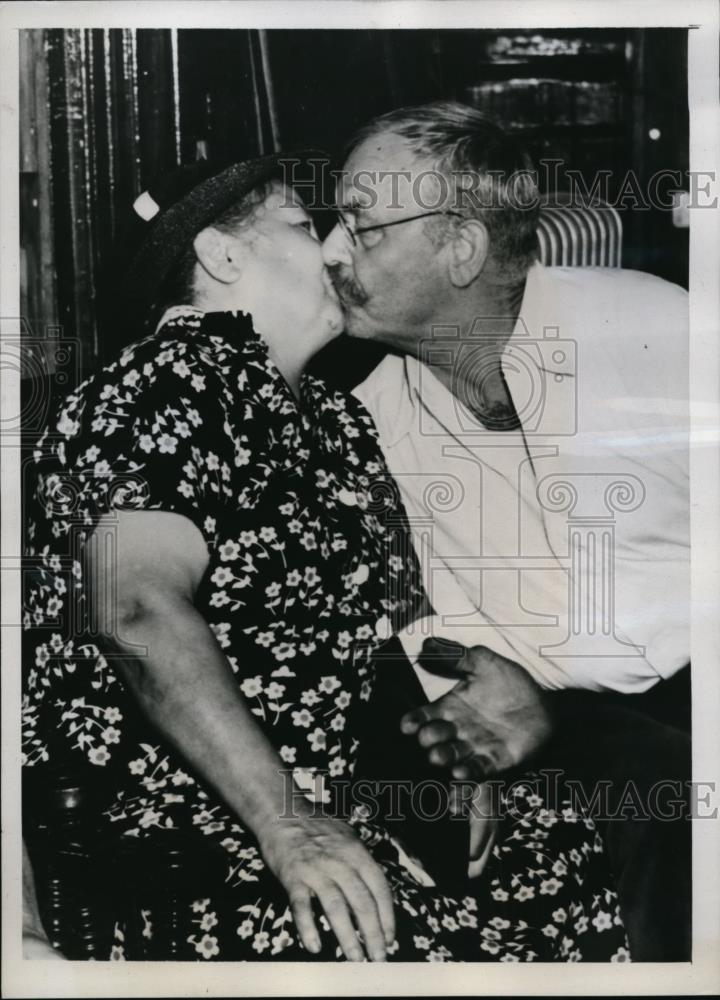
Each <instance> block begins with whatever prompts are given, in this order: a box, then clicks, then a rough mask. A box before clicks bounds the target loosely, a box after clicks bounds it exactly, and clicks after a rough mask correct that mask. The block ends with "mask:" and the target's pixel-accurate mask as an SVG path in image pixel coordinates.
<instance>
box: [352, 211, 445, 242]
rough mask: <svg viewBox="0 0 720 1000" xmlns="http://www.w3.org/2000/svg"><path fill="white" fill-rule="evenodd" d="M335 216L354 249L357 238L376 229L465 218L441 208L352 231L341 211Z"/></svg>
mask: <svg viewBox="0 0 720 1000" xmlns="http://www.w3.org/2000/svg"><path fill="white" fill-rule="evenodd" d="M335 215H336V217H337V220H338V222H339V223H340V228H341V229H342V231H343V232H344V233H345V235H346V236H347V237H348V239H349V240H350V242H351V243H352V245H353V246H354V247H356V246H357V245H358V244H357V239H356V238H355V237H356V236H359V235H362V233H372V232H374V231H375V230H376V229H389V228H390V227H391V226H401V225H402V224H403V223H404V222H415V221H416V219H429V218H430V217H431V216H433V215H454V216H455V217H456V218H458V219H462V218H464V216H463V215H462V213H461V212H453V211H452V210H451V209H442V208H439V209H436V210H435V211H433V212H421V213H420V214H419V215H409V216H408V217H407V218H406V219H395V220H394V221H393V222H377V223H376V224H375V225H374V226H362V227H361V228H359V229H351V228H350V225H349V224H348V221H347V219H346V218H345V216H344V215H343V213H342V212H341V211H340V209H336V210H335Z"/></svg>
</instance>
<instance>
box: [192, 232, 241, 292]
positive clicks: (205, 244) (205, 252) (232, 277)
mask: <svg viewBox="0 0 720 1000" xmlns="http://www.w3.org/2000/svg"><path fill="white" fill-rule="evenodd" d="M193 247H194V248H195V255H196V256H197V259H198V261H199V262H200V266H201V267H202V268H203V269H204V270H205V271H207V273H208V274H209V275H210V277H211V278H215V280H216V281H222V282H223V284H226V285H230V284H232V283H233V282H234V281H237V279H238V278H239V277H240V271H241V267H242V246H241V243H240V240H238V239H234V238H233V237H232V236H230V235H229V234H228V233H223V232H221V231H220V230H219V229H214V228H213V227H212V226H208V227H207V228H206V229H201V230H200V232H199V233H198V234H197V236H196V237H195V239H194V240H193Z"/></svg>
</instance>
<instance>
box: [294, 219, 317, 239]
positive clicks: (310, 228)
mask: <svg viewBox="0 0 720 1000" xmlns="http://www.w3.org/2000/svg"><path fill="white" fill-rule="evenodd" d="M298 226H300V228H301V229H304V230H305V232H306V233H310V235H311V236H315V226H314V224H313V222H312V221H311V220H310V219H303V221H302V222H298Z"/></svg>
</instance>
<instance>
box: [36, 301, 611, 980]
mask: <svg viewBox="0 0 720 1000" xmlns="http://www.w3.org/2000/svg"><path fill="white" fill-rule="evenodd" d="M34 459H35V462H36V480H37V488H36V491H35V495H34V497H33V498H32V499H33V503H34V510H33V516H32V523H31V524H30V526H29V530H28V540H29V547H28V551H27V555H28V557H29V565H30V566H31V567H32V571H31V572H30V573H28V590H27V594H26V613H25V640H26V643H27V649H28V653H27V656H26V658H25V661H26V663H27V665H28V666H27V670H26V676H25V687H24V701H23V741H24V742H23V751H24V763H25V764H26V765H27V766H41V765H43V764H46V763H47V762H48V761H50V762H53V763H54V762H56V761H57V760H59V759H72V758H81V759H83V760H84V761H85V762H86V763H89V764H91V765H93V767H94V768H95V769H97V770H98V771H99V772H102V773H103V775H105V777H106V780H108V781H112V787H113V788H115V789H116V796H115V799H114V801H113V802H112V803H111V805H110V806H109V807H108V808H107V810H106V812H105V814H104V820H105V822H106V823H107V824H108V825H109V826H110V827H114V828H115V829H116V830H117V831H118V832H119V833H122V834H123V835H126V836H132V837H150V836H162V835H163V831H164V830H169V829H173V830H176V829H181V830H184V831H186V832H189V834H192V835H193V836H195V837H199V838H203V837H204V838H206V839H207V842H208V844H211V845H212V846H213V848H214V849H215V850H216V851H218V852H219V853H220V856H221V857H223V858H224V859H225V860H224V864H225V878H224V889H223V891H222V892H220V891H218V892H217V893H216V892H214V890H213V889H212V887H210V886H209V887H208V893H209V894H208V896H207V897H203V898H202V899H196V900H195V901H193V902H192V904H191V905H190V904H188V907H187V926H188V933H187V939H186V945H187V953H186V954H185V955H184V956H182V957H184V958H186V959H188V960H196V961H208V960H212V959H217V960H223V959H224V960H228V959H229V960H239V959H246V960H251V961H258V960H268V959H270V960H277V958H278V957H279V958H280V959H288V960H296V959H297V958H298V957H301V958H306V959H307V958H308V957H309V956H308V955H307V953H305V952H304V951H303V949H302V945H301V944H300V942H299V940H298V938H297V935H296V933H295V927H294V923H293V920H292V915H291V912H290V910H289V908H288V906H287V900H286V899H282V898H281V896H280V893H279V890H278V886H277V883H275V882H274V880H273V879H272V877H268V876H269V872H268V870H267V868H266V867H265V863H264V861H263V859H262V856H261V855H260V852H259V849H258V846H257V842H256V841H255V839H254V837H253V836H252V835H251V833H250V832H249V831H248V830H246V829H245V828H244V827H243V826H242V825H241V824H240V823H239V822H238V820H237V817H234V816H232V815H231V814H230V813H229V812H228V811H227V809H226V807H225V806H224V805H223V804H221V803H220V802H219V801H218V800H217V799H216V798H215V797H214V794H213V792H212V791H211V790H210V789H206V788H204V787H203V786H202V785H201V784H200V783H199V781H198V780H197V779H196V778H195V777H194V776H193V775H192V774H191V773H189V771H190V769H189V768H188V766H187V764H185V762H184V760H183V759H182V757H180V756H179V755H178V753H177V752H176V751H174V750H173V749H172V748H171V747H170V746H168V745H165V744H164V743H163V741H162V740H161V738H160V737H159V735H158V734H157V733H156V732H154V731H153V730H152V728H151V727H150V726H149V725H148V723H147V722H145V721H144V719H143V718H142V716H141V714H140V712H139V710H138V709H137V706H136V705H135V704H134V702H133V701H132V700H131V698H130V696H129V695H128V694H127V693H126V691H125V689H124V687H123V685H121V684H120V683H119V682H118V679H117V675H116V674H115V672H114V670H113V668H112V663H111V662H110V661H109V660H108V659H107V658H106V657H105V656H104V655H103V651H102V649H101V648H100V646H99V645H98V643H97V641H96V640H95V639H93V638H92V637H91V636H89V635H88V636H85V635H81V634H78V632H77V628H75V630H74V633H73V634H72V635H71V634H69V623H72V622H77V621H78V619H77V616H76V611H77V609H80V611H81V612H82V610H83V609H84V601H85V596H84V579H83V571H82V564H81V562H80V561H79V560H78V558H77V552H78V550H79V548H82V545H83V544H84V542H85V541H86V540H87V538H88V537H89V534H90V533H91V532H92V530H93V527H94V524H95V523H96V521H97V520H98V519H99V517H100V516H101V515H102V514H103V513H104V512H105V511H107V510H108V509H111V508H113V507H117V508H123V509H129V510H146V509H157V510H167V511H173V512H176V513H179V514H182V515H184V516H186V517H188V518H190V519H191V520H192V521H193V522H194V523H195V524H196V525H197V527H198V529H199V530H200V531H201V532H202V534H203V537H204V539H205V541H206V544H207V547H208V551H209V552H210V566H209V567H208V572H207V573H206V576H205V584H204V588H201V591H200V592H199V594H198V598H197V603H198V607H199V609H200V610H201V612H202V614H203V615H204V616H205V618H206V620H207V622H208V624H209V626H210V628H212V630H213V632H214V633H215V635H216V638H217V640H218V642H219V643H220V645H221V647H222V648H223V649H224V650H225V652H226V655H227V656H228V662H229V664H230V666H231V667H232V670H233V673H234V675H235V677H236V679H237V683H238V686H239V689H240V691H241V692H242V694H243V696H244V697H245V698H246V699H247V700H248V704H249V706H250V707H251V710H252V712H253V713H254V715H255V717H256V718H257V720H258V722H259V724H260V725H261V726H262V727H263V729H264V730H265V732H266V734H267V736H268V738H269V740H270V741H271V742H272V743H273V745H274V746H275V747H276V748H277V750H278V753H279V755H280V758H281V759H282V761H283V762H284V763H285V764H286V765H287V767H288V769H292V770H293V773H294V774H295V775H296V780H297V781H298V783H299V785H300V786H301V787H302V788H303V790H304V791H305V792H306V793H307V794H309V795H312V796H313V797H315V798H317V797H318V796H319V797H320V799H321V800H322V801H323V802H330V801H331V798H332V795H333V794H334V793H333V785H332V782H333V780H334V779H339V780H344V779H346V778H347V777H348V776H352V773H353V769H354V767H355V760H356V757H357V750H358V746H359V740H358V736H359V731H360V726H361V723H362V721H363V717H364V713H367V702H368V700H369V698H370V695H371V691H372V685H373V677H374V675H373V668H372V662H371V661H372V656H373V654H374V652H375V651H376V650H377V649H378V647H379V646H380V645H381V644H382V642H383V641H385V639H386V638H387V637H388V636H389V635H391V634H392V632H393V630H395V629H397V628H399V627H401V626H402V625H403V624H405V623H406V622H407V621H410V620H412V618H413V617H414V613H415V608H416V606H418V605H419V604H420V602H421V601H422V598H423V595H422V590H421V584H420V573H419V567H418V565H417V561H416V560H415V558H414V555H413V554H412V546H410V545H408V543H407V539H408V534H407V525H406V524H405V523H404V521H403V516H404V515H403V511H402V505H401V502H400V499H399V494H398V491H397V488H396V486H395V484H394V483H393V481H392V479H391V478H390V476H389V474H388V473H387V470H386V467H385V464H384V461H383V458H382V454H381V451H380V448H379V445H378V441H377V433H376V431H375V428H374V426H373V424H372V421H371V419H370V417H369V415H368V414H367V413H366V411H365V410H364V409H363V407H362V406H361V404H360V403H359V402H358V401H357V400H356V399H355V398H354V397H352V396H346V395H344V394H341V393H338V392H332V391H330V390H329V389H328V387H327V386H326V385H325V384H324V383H322V382H320V381H319V380H317V379H315V378H313V377H311V376H305V377H304V379H303V385H302V398H301V400H300V402H299V403H298V402H296V400H295V399H294V397H293V396H292V394H291V393H290V391H289V389H288V387H287V385H286V384H285V382H284V381H283V379H282V378H281V376H280V374H279V372H278V371H277V369H276V368H275V366H274V365H273V364H272V363H271V361H270V360H269V359H268V357H267V349H266V347H265V345H264V343H263V342H262V340H261V339H260V338H259V337H258V336H257V334H256V333H255V332H254V330H253V329H252V326H251V324H250V321H249V319H248V318H247V317H244V316H235V315H232V314H220V313H218V314H208V315H203V314H201V313H196V312H194V311H192V310H184V311H183V312H182V313H176V314H175V316H174V317H173V318H171V319H169V320H167V321H166V322H165V323H164V325H163V326H162V327H161V328H160V329H159V331H158V332H157V333H156V334H155V335H154V336H152V337H149V338H146V339H145V340H144V341H141V342H139V343H138V344H136V345H134V346H132V347H129V348H127V349H126V350H125V351H124V352H123V354H122V355H121V357H120V358H119V359H118V360H117V361H115V362H113V363H112V364H110V365H108V366H107V367H106V368H105V369H104V370H103V371H102V372H101V373H100V374H98V375H97V376H95V377H91V378H90V379H88V380H86V381H85V382H84V383H83V384H82V385H81V386H79V387H78V389H76V390H75V391H74V392H73V393H71V394H70V395H69V396H67V397H66V398H65V400H64V401H63V402H62V403H61V405H60V408H59V411H58V413H57V415H56V417H55V418H54V420H53V421H52V422H51V423H50V425H49V428H48V431H46V433H45V434H44V435H43V436H42V438H41V439H40V440H39V441H38V443H37V446H36V448H35V452H34ZM379 484H381V486H382V488H381V489H376V488H375V487H376V486H378V485H379ZM58 581H60V583H59V582H58ZM80 620H82V619H80ZM66 630H67V631H66ZM521 790H522V786H521ZM523 794H526V793H525V792H523ZM523 794H519V793H518V795H517V801H515V802H514V803H513V811H512V816H513V819H512V821H511V822H510V826H511V827H512V832H511V833H510V832H509V833H508V835H507V836H506V837H505V838H503V839H500V840H499V842H498V843H497V844H496V845H495V847H494V850H493V852H492V856H491V859H490V861H489V862H488V867H487V869H486V873H485V875H484V877H483V879H482V880H480V883H479V886H478V890H477V891H478V896H477V897H476V896H466V897H464V898H462V899H458V898H451V897H447V896H445V895H443V894H441V893H440V892H439V891H438V890H437V889H436V888H435V887H434V886H429V887H428V886H426V885H421V884H420V883H419V882H418V881H417V879H416V878H415V876H414V875H413V874H412V872H411V871H410V870H409V869H408V868H407V867H405V865H404V864H403V863H402V861H401V860H400V859H401V857H404V856H406V855H405V854H404V851H402V850H401V849H400V847H399V845H398V844H397V843H396V842H395V841H394V840H393V838H392V837H391V836H390V834H389V833H388V832H387V831H386V830H385V829H384V827H383V826H382V825H381V824H380V823H378V822H371V821H370V820H368V819H367V818H365V817H364V816H363V814H362V813H361V812H360V811H358V813H357V815H356V816H354V817H353V818H352V819H351V822H352V823H353V825H354V827H355V829H356V831H357V833H358V835H359V836H360V837H361V839H362V840H363V842H364V843H365V845H366V846H367V848H368V849H369V850H370V851H371V853H372V854H373V856H374V857H375V859H376V860H377V861H378V863H379V864H380V865H381V866H382V867H383V869H384V871H385V874H386V876H387V878H388V882H389V884H390V887H391V889H392V892H393V896H394V899H395V904H396V907H395V909H396V917H397V922H398V939H397V942H396V943H395V944H394V945H393V946H391V948H390V949H389V958H390V959H392V960H401V961H403V960H408V959H414V960H424V961H452V960H457V959H462V960H469V959H475V960H502V961H515V960H518V959H523V960H530V959H537V960H553V959H555V960H558V959H560V960H566V961H569V960H575V958H576V957H577V955H578V954H579V955H581V957H583V958H586V959H592V958H595V959H597V960H610V958H611V957H612V958H613V960H615V961H623V960H626V958H628V957H629V952H628V951H627V942H626V939H625V934H624V930H623V927H622V922H621V920H620V919H619V917H618V911H617V900H616V898H615V896H614V893H613V892H612V890H611V889H609V888H608V887H607V876H606V869H605V866H604V863H603V862H604V859H603V857H602V854H601V853H599V852H598V848H597V842H596V841H595V838H594V828H593V827H592V824H590V826H589V827H588V826H587V821H586V822H584V823H578V822H577V816H576V815H575V814H573V813H572V811H570V813H569V814H568V816H567V817H566V816H565V814H563V815H562V816H560V815H558V813H557V812H554V811H552V810H548V809H547V808H544V807H542V808H539V807H541V806H542V803H541V802H533V803H532V804H528V802H527V801H526V800H525V799H523ZM570 817H571V818H570ZM566 820H567V821H566ZM518 832H519V835H518ZM539 846H540V847H541V850H540V851H539V850H538V847H539ZM601 851H602V846H601V845H600V852H601ZM568 872H571V873H572V874H571V875H569V874H568ZM581 881H582V882H583V885H582V888H581V887H580V882H581ZM553 911H554V914H557V913H559V912H562V913H563V914H564V913H565V912H566V911H567V912H572V926H571V925H570V922H568V923H564V924H563V926H562V928H561V929H558V930H557V931H556V924H557V916H554V915H553ZM142 912H143V920H144V921H145V931H144V932H143V933H144V935H145V937H152V927H153V922H154V921H153V914H152V912H151V910H149V909H143V911H142ZM553 921H555V922H553ZM319 924H320V927H321V928H322V932H321V936H322V938H323V945H324V947H323V951H322V953H321V954H320V956H319V958H320V959H321V960H327V959H328V958H337V957H338V955H339V950H338V948H337V942H336V941H335V939H334V935H333V934H332V932H331V931H330V928H329V925H328V924H327V921H324V920H322V919H321V920H320V921H319ZM574 928H577V929H578V930H577V932H576V931H575V930H574ZM554 932H555V933H554ZM576 933H577V936H573V937H570V935H574V934H576ZM531 946H532V947H531ZM107 957H108V958H111V957H112V958H113V959H115V960H117V959H126V958H130V959H132V958H133V957H134V956H133V955H132V954H130V952H129V945H128V941H127V939H126V937H125V935H124V934H123V928H122V926H121V922H118V924H117V926H116V939H115V942H114V945H113V949H112V954H108V956H107Z"/></svg>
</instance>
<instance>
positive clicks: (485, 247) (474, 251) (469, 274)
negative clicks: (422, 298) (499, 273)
mask: <svg viewBox="0 0 720 1000" xmlns="http://www.w3.org/2000/svg"><path fill="white" fill-rule="evenodd" d="M446 245H447V247H448V249H449V252H450V257H449V265H448V273H449V276H450V281H451V282H452V283H453V285H455V287H456V288H466V287H467V286H468V285H470V284H472V282H473V281H474V280H475V279H476V278H477V276H478V275H479V274H480V272H481V271H482V269H483V268H484V267H485V263H486V261H487V259H488V253H489V241H488V234H487V229H486V228H485V226H484V225H483V224H482V222H480V220H479V219H466V220H465V221H464V222H463V224H462V225H461V226H460V228H459V229H458V230H457V231H456V232H455V235H454V236H453V238H452V240H450V242H449V243H448V244H446Z"/></svg>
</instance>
